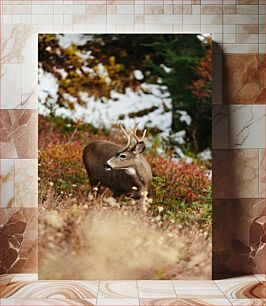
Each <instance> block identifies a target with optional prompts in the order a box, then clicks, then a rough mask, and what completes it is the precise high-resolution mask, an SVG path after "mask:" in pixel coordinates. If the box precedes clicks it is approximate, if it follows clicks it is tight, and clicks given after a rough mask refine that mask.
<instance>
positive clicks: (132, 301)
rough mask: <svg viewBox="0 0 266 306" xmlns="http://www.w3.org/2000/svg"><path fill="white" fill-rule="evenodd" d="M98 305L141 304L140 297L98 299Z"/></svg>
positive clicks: (137, 305)
mask: <svg viewBox="0 0 266 306" xmlns="http://www.w3.org/2000/svg"><path fill="white" fill-rule="evenodd" d="M97 305H99V306H101V305H103V306H105V305H114V306H119V305H121V306H125V305H126V306H131V305H132V306H139V300H138V299H118V298H116V299H102V298H98V299H97Z"/></svg>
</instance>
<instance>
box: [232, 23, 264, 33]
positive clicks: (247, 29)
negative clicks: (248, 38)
mask: <svg viewBox="0 0 266 306" xmlns="http://www.w3.org/2000/svg"><path fill="white" fill-rule="evenodd" d="M237 33H239V34H257V33H259V27H258V25H257V24H251V25H249V24H243V25H242V24H241V25H237Z"/></svg>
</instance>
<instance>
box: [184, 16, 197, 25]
mask: <svg viewBox="0 0 266 306" xmlns="http://www.w3.org/2000/svg"><path fill="white" fill-rule="evenodd" d="M183 24H184V25H185V24H198V25H199V24H200V15H183Z"/></svg>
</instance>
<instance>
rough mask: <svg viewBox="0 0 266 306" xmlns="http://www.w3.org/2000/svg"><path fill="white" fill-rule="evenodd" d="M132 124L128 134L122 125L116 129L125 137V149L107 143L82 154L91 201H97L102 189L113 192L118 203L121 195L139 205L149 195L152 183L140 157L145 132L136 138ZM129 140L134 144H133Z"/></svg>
mask: <svg viewBox="0 0 266 306" xmlns="http://www.w3.org/2000/svg"><path fill="white" fill-rule="evenodd" d="M138 124H139V123H137V124H135V126H133V127H132V128H131V129H130V130H129V132H127V131H126V129H125V127H124V125H123V124H121V123H120V124H119V127H120V129H121V131H122V133H123V135H124V136H125V138H126V140H127V143H126V145H125V146H121V145H118V144H116V143H114V142H110V141H106V140H103V141H94V142H92V143H90V144H88V145H87V146H86V147H85V149H84V151H83V163H84V166H85V168H86V171H87V174H88V179H89V182H90V185H91V188H92V190H93V191H94V197H96V198H97V196H98V191H99V189H100V187H101V186H104V187H107V188H108V189H111V190H112V193H113V197H115V198H116V199H120V197H121V196H122V195H125V196H127V197H130V198H132V199H135V200H138V201H139V205H142V203H143V201H144V199H145V197H146V196H147V194H148V187H149V184H150V182H151V181H152V171H151V167H150V165H149V163H148V162H147V160H146V159H145V158H144V156H143V152H144V151H145V148H146V146H145V143H144V141H143V140H144V138H145V135H146V129H145V130H144V132H143V134H142V136H141V137H138V136H137V126H138ZM132 140H135V143H133V144H132Z"/></svg>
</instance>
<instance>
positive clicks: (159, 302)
mask: <svg viewBox="0 0 266 306" xmlns="http://www.w3.org/2000/svg"><path fill="white" fill-rule="evenodd" d="M164 305H165V306H186V305H190V306H196V305H202V306H203V305H204V306H216V305H217V306H218V305H220V306H227V305H228V306H229V305H231V304H230V303H229V301H228V300H227V299H225V298H223V299H208V298H204V299H196V298H195V299H178V298H175V299H174V298H172V299H171V298H154V299H140V306H164Z"/></svg>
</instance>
